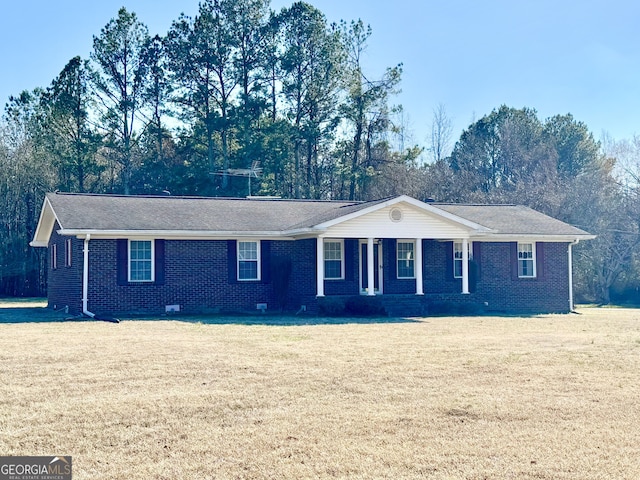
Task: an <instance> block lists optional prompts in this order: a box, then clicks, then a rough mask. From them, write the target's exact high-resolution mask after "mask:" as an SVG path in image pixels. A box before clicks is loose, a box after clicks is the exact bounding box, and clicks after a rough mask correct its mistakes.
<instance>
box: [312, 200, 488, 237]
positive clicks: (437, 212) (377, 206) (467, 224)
mask: <svg viewBox="0 0 640 480" xmlns="http://www.w3.org/2000/svg"><path fill="white" fill-rule="evenodd" d="M398 203H408V204H409V205H412V206H414V207H416V208H418V209H420V210H424V211H426V212H429V213H431V214H433V215H436V216H438V217H441V218H443V219H446V220H449V221H450V222H453V223H456V224H458V225H463V226H465V227H467V228H470V229H471V230H476V231H478V232H491V229H490V228H487V227H485V226H484V225H480V224H479V223H475V222H472V221H470V220H467V219H465V218H462V217H459V216H457V215H454V214H452V213H449V212H445V211H444V210H441V209H439V208H437V207H434V206H432V205H429V204H428V203H425V202H421V201H420V200H416V199H415V198H413V197H409V196H407V195H399V196H397V197H394V198H390V199H389V200H387V201H385V202H381V203H377V204H375V205H372V206H370V207H367V208H363V209H362V210H358V211H357V212H353V213H350V214H348V215H344V216H342V217H338V218H334V219H333V220H329V221H327V222H323V223H320V224H318V225H316V226H315V227H314V230H315V229H320V230H326V229H327V228H329V227H332V226H333V225H337V224H339V223H342V222H346V221H348V220H351V219H353V218H358V217H361V216H363V215H367V214H368V213H371V212H375V211H377V210H381V209H383V208H386V207H390V206H393V205H396V204H398Z"/></svg>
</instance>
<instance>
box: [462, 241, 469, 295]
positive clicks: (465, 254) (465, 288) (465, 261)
mask: <svg viewBox="0 0 640 480" xmlns="http://www.w3.org/2000/svg"><path fill="white" fill-rule="evenodd" d="M462 293H463V294H468V293H469V240H467V239H466V238H463V239H462Z"/></svg>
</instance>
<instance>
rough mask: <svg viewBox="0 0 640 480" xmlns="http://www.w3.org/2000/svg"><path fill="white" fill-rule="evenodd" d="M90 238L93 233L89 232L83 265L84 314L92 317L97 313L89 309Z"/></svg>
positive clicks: (85, 242)
mask: <svg viewBox="0 0 640 480" xmlns="http://www.w3.org/2000/svg"><path fill="white" fill-rule="evenodd" d="M89 240H91V234H87V236H86V237H84V250H83V251H82V252H83V254H84V262H83V265H82V314H83V315H86V316H87V317H90V318H95V317H96V314H95V313H92V312H90V311H89V309H88V303H89Z"/></svg>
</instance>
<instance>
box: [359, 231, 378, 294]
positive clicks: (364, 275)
mask: <svg viewBox="0 0 640 480" xmlns="http://www.w3.org/2000/svg"><path fill="white" fill-rule="evenodd" d="M373 265H374V268H375V269H376V270H377V273H376V272H374V274H373V291H374V292H375V293H376V294H382V285H383V280H382V279H383V276H382V274H383V270H382V241H380V240H376V241H374V242H373ZM359 272H360V293H361V294H366V293H367V288H368V286H369V282H368V278H369V275H368V273H369V271H368V267H367V241H366V240H360V269H359Z"/></svg>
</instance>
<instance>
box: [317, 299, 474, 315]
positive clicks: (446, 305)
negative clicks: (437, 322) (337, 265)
mask: <svg viewBox="0 0 640 480" xmlns="http://www.w3.org/2000/svg"><path fill="white" fill-rule="evenodd" d="M317 302H318V314H319V315H321V316H322V315H326V316H344V315H353V316H376V315H381V316H387V317H427V316H438V315H478V314H482V313H485V312H486V307H485V304H484V302H483V301H482V300H480V299H479V298H478V297H477V296H476V295H474V294H469V295H462V294H425V295H420V296H418V295H415V294H395V295H394V294H391V295H375V296H368V295H335V296H328V297H318V298H317Z"/></svg>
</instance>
